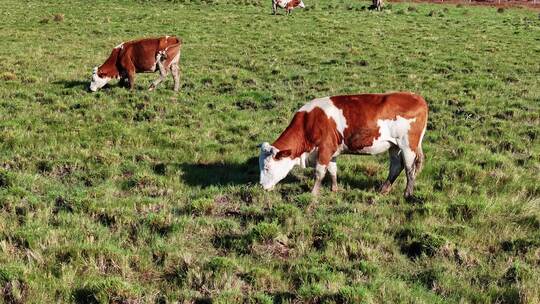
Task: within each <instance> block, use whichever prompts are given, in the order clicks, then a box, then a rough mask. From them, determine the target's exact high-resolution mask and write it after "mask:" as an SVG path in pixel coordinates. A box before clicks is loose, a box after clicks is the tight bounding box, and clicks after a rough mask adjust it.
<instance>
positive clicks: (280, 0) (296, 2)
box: [272, 0, 306, 15]
mask: <svg viewBox="0 0 540 304" xmlns="http://www.w3.org/2000/svg"><path fill="white" fill-rule="evenodd" d="M278 7H281V8H283V9H285V10H286V11H287V15H289V14H290V13H291V11H292V10H293V9H295V8H297V7H299V8H304V7H306V6H305V5H304V2H303V1H302V0H272V13H274V15H275V14H276V10H277V8H278Z"/></svg>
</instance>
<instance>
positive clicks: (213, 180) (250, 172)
mask: <svg viewBox="0 0 540 304" xmlns="http://www.w3.org/2000/svg"><path fill="white" fill-rule="evenodd" d="M180 168H181V169H182V172H183V174H182V179H183V180H184V182H185V183H186V184H188V185H190V186H200V187H203V188H204V187H209V186H224V185H243V184H248V183H256V182H257V181H258V178H259V159H258V158H257V157H252V158H250V159H248V160H247V161H246V162H244V163H209V164H189V163H183V164H180Z"/></svg>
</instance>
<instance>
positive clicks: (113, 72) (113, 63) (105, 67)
mask: <svg viewBox="0 0 540 304" xmlns="http://www.w3.org/2000/svg"><path fill="white" fill-rule="evenodd" d="M120 50H121V49H120V48H114V49H113V51H112V53H111V55H110V56H109V58H107V61H105V63H103V64H102V65H101V66H100V67H99V70H100V71H101V72H102V73H104V74H105V75H107V76H108V77H111V78H117V77H119V76H120V72H119V71H118V66H117V63H118V55H119V54H120Z"/></svg>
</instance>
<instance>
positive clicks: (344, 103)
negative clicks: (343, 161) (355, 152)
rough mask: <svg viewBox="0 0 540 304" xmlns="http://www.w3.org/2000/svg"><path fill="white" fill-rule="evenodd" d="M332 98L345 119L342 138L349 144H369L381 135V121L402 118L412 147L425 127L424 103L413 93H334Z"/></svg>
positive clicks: (425, 113)
mask: <svg viewBox="0 0 540 304" xmlns="http://www.w3.org/2000/svg"><path fill="white" fill-rule="evenodd" d="M331 100H332V102H333V103H334V104H335V105H336V107H337V108H339V109H341V110H342V111H343V115H344V116H345V119H346V121H347V128H346V129H345V131H344V133H343V137H344V140H345V141H346V144H348V146H357V148H361V147H363V146H368V145H370V144H371V143H372V142H373V140H374V139H376V138H378V137H379V136H380V134H381V130H380V123H381V122H382V121H397V120H400V119H405V120H407V121H410V131H409V135H410V137H411V146H413V147H416V146H417V145H418V142H419V141H420V140H421V136H422V133H423V130H424V128H425V126H426V121H427V104H426V102H425V100H424V99H423V98H422V97H420V96H418V95H415V94H412V93H388V94H362V95H348V96H335V97H331ZM351 148H353V147H351Z"/></svg>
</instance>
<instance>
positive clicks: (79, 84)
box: [53, 80, 90, 91]
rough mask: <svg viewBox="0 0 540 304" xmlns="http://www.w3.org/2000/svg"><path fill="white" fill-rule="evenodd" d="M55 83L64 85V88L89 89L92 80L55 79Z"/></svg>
mask: <svg viewBox="0 0 540 304" xmlns="http://www.w3.org/2000/svg"><path fill="white" fill-rule="evenodd" d="M53 84H58V85H61V86H63V87H64V89H81V90H85V91H86V90H88V86H89V85H90V81H82V80H58V81H54V82H53Z"/></svg>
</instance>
